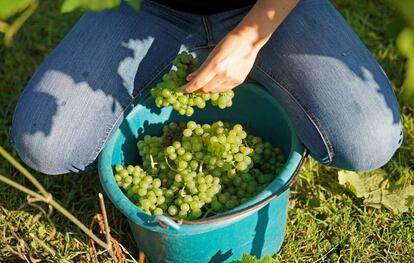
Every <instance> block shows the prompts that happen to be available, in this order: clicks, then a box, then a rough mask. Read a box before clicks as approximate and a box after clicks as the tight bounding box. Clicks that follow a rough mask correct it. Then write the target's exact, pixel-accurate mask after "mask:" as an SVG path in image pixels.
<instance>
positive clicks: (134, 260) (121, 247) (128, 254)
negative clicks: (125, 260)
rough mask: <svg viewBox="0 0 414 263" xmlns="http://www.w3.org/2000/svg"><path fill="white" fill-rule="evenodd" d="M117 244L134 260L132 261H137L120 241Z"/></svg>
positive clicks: (135, 262)
mask: <svg viewBox="0 0 414 263" xmlns="http://www.w3.org/2000/svg"><path fill="white" fill-rule="evenodd" d="M119 246H120V247H121V249H122V251H123V252H124V253H126V254H127V255H128V256H129V257H130V258H131V260H132V262H134V263H138V262H137V261H136V260H135V258H134V257H133V256H132V255H131V254H130V253H129V252H128V250H127V249H126V248H125V247H124V246H123V245H122V244H121V243H119Z"/></svg>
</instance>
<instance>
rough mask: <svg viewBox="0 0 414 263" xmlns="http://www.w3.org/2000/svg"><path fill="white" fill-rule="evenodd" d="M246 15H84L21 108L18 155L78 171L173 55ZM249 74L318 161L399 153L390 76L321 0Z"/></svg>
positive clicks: (304, 6) (310, 4) (285, 29)
mask: <svg viewBox="0 0 414 263" xmlns="http://www.w3.org/2000/svg"><path fill="white" fill-rule="evenodd" d="M249 9H250V7H245V8H240V9H236V10H231V11H227V12H223V13H218V14H214V15H210V16H198V15H193V14H189V13H184V12H180V11H176V10H173V9H170V8H167V7H165V6H162V5H160V4H157V3H153V2H150V1H144V3H143V4H142V7H141V9H140V11H139V12H135V11H133V10H132V9H130V8H129V7H128V6H126V5H123V6H121V7H120V8H118V9H115V10H110V11H105V12H101V13H87V14H85V15H84V16H83V17H82V18H81V19H80V21H79V22H78V23H77V24H76V26H75V27H74V28H73V29H72V30H71V31H70V33H69V34H68V35H67V36H66V37H65V39H64V40H63V41H62V42H61V43H60V44H59V46H58V47H57V48H56V49H55V50H54V51H53V52H52V53H51V54H50V55H49V56H48V58H47V59H46V60H45V61H44V63H43V64H42V65H41V66H40V68H39V69H38V70H37V72H36V73H35V74H34V76H33V78H32V79H31V80H30V82H29V83H28V85H27V87H26V89H25V90H24V92H23V95H22V97H21V99H20V101H19V102H18V104H17V107H16V111H15V114H14V118H13V124H12V128H11V137H12V142H13V144H14V146H15V148H16V150H17V153H18V154H19V156H20V157H21V159H22V160H23V161H24V162H25V163H26V164H27V165H29V166H30V167H32V168H33V169H35V170H38V171H40V172H42V173H45V174H62V173H67V172H78V171H83V170H85V169H86V168H87V167H88V166H90V165H91V164H92V163H93V162H94V161H95V159H96V158H97V156H98V154H99V152H100V151H101V150H102V148H103V147H104V145H105V143H106V141H107V140H108V138H110V136H111V133H112V132H113V131H114V130H115V129H116V128H117V127H118V125H119V124H120V122H121V121H122V119H123V117H124V116H125V115H126V114H127V113H128V111H129V110H130V109H131V108H132V107H133V105H134V103H135V102H136V101H137V99H139V98H141V97H142V96H145V95H147V94H148V91H149V89H150V88H151V87H152V86H153V85H154V83H156V82H157V81H159V80H160V78H161V77H162V75H163V73H165V72H166V71H168V70H169V69H170V67H171V62H172V60H173V58H174V57H175V56H176V55H177V53H178V52H179V51H180V50H183V49H186V50H189V51H191V52H194V53H195V54H196V55H197V56H199V57H201V58H203V57H205V56H206V55H207V54H208V52H210V51H211V50H212V48H214V46H215V45H216V44H217V43H218V42H219V41H220V40H221V39H222V38H223V37H224V36H225V35H226V34H227V33H228V32H229V31H230V30H232V29H233V28H234V27H235V26H236V25H237V24H238V23H239V22H240V20H241V19H242V18H243V17H244V16H245V14H246V13H247V12H248V10H249ZM250 77H251V78H253V79H255V80H256V81H257V82H259V83H261V84H262V85H263V86H264V87H265V88H266V89H267V90H268V91H269V92H270V93H271V94H272V95H273V96H274V97H276V98H277V99H278V100H279V101H280V102H281V103H282V105H283V106H284V108H285V109H286V111H287V113H288V115H289V116H290V118H291V120H292V121H293V123H294V126H295V128H296V130H297V132H298V135H299V137H300V139H301V140H302V142H303V143H304V145H305V146H306V147H307V148H308V149H309V151H310V154H311V155H312V156H313V158H315V159H316V160H318V161H320V162H321V163H323V164H326V165H330V166H334V167H338V168H343V169H348V170H355V171H366V170H371V169H375V168H378V167H380V166H382V165H384V164H385V163H386V162H387V161H388V160H389V159H390V158H391V157H392V155H393V154H394V152H395V151H396V149H397V148H398V147H399V146H400V144H401V141H402V125H401V119H400V113H399V110H398V103H397V100H396V97H395V95H394V93H393V91H392V89H391V86H390V84H389V82H388V79H387V77H386V75H385V74H384V72H383V70H382V69H381V67H380V66H379V65H378V63H377V62H376V61H375V60H374V58H373V57H372V55H371V54H370V53H369V51H368V50H367V49H366V48H365V46H364V45H363V44H362V43H361V41H360V40H359V39H358V37H357V36H356V35H355V34H354V33H353V32H352V30H351V29H350V28H349V27H348V25H347V24H346V22H345V21H344V19H343V18H342V17H341V15H340V14H339V13H338V12H337V11H336V10H335V8H334V7H333V6H332V5H331V3H330V2H329V1H327V0H303V1H301V2H300V4H299V5H298V6H297V7H296V8H295V9H294V11H293V12H292V13H291V14H290V15H289V16H288V17H287V19H286V20H285V21H284V22H283V23H282V25H281V26H280V27H279V28H278V29H277V31H276V32H275V33H274V34H273V36H272V38H271V39H270V41H269V42H268V43H267V44H266V45H265V46H264V47H263V48H262V50H261V51H260V53H259V55H258V57H257V60H256V63H255V65H254V67H253V69H252V70H251V72H250ZM254 106H255V105H246V107H254ZM269 114H272V113H271V112H269Z"/></svg>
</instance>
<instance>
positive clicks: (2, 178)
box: [0, 146, 107, 249]
mask: <svg viewBox="0 0 414 263" xmlns="http://www.w3.org/2000/svg"><path fill="white" fill-rule="evenodd" d="M0 147H1V146H0ZM0 181H1V182H3V183H6V184H8V185H10V186H12V187H14V188H16V189H17V190H20V191H22V192H24V193H26V194H28V195H31V196H33V197H35V198H37V199H39V200H41V201H42V202H45V203H47V204H50V205H52V206H53V207H54V208H55V209H56V210H58V211H59V212H60V213H61V214H63V215H64V216H65V217H66V218H67V219H69V220H70V221H72V223H74V224H75V225H76V226H77V227H79V228H80V229H81V230H82V231H83V232H84V233H85V234H87V235H88V236H89V237H91V238H92V239H93V240H94V241H95V242H96V243H98V244H99V245H100V246H101V247H103V248H105V249H107V245H106V243H105V242H103V241H102V240H101V239H99V238H98V237H97V236H96V235H95V234H94V233H92V231H90V230H89V229H88V228H87V227H86V226H85V225H84V224H82V222H80V221H79V219H77V218H76V217H75V216H74V215H72V214H71V213H70V212H69V211H67V210H66V209H65V208H64V207H63V206H61V205H60V204H59V203H58V202H56V201H55V200H54V199H53V197H52V195H51V194H50V193H48V194H47V197H43V196H41V195H40V194H38V193H36V192H34V191H32V190H30V189H28V188H27V187H25V186H23V185H21V184H19V183H16V182H14V181H13V180H10V179H9V178H7V177H5V176H4V175H1V174H0Z"/></svg>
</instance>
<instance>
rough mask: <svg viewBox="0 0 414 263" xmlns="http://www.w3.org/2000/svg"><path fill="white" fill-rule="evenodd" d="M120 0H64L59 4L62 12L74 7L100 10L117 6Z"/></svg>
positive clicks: (71, 9) (70, 10)
mask: <svg viewBox="0 0 414 263" xmlns="http://www.w3.org/2000/svg"><path fill="white" fill-rule="evenodd" d="M120 3H121V0H65V1H64V2H63V4H62V6H61V9H60V10H61V12H62V13H68V12H72V11H74V10H75V9H81V10H91V11H102V10H104V9H109V8H114V7H117V6H119V4H120Z"/></svg>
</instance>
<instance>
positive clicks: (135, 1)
mask: <svg viewBox="0 0 414 263" xmlns="http://www.w3.org/2000/svg"><path fill="white" fill-rule="evenodd" d="M125 2H127V3H128V4H129V5H130V6H131V7H132V8H134V9H135V10H138V9H139V6H140V5H141V0H125Z"/></svg>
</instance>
